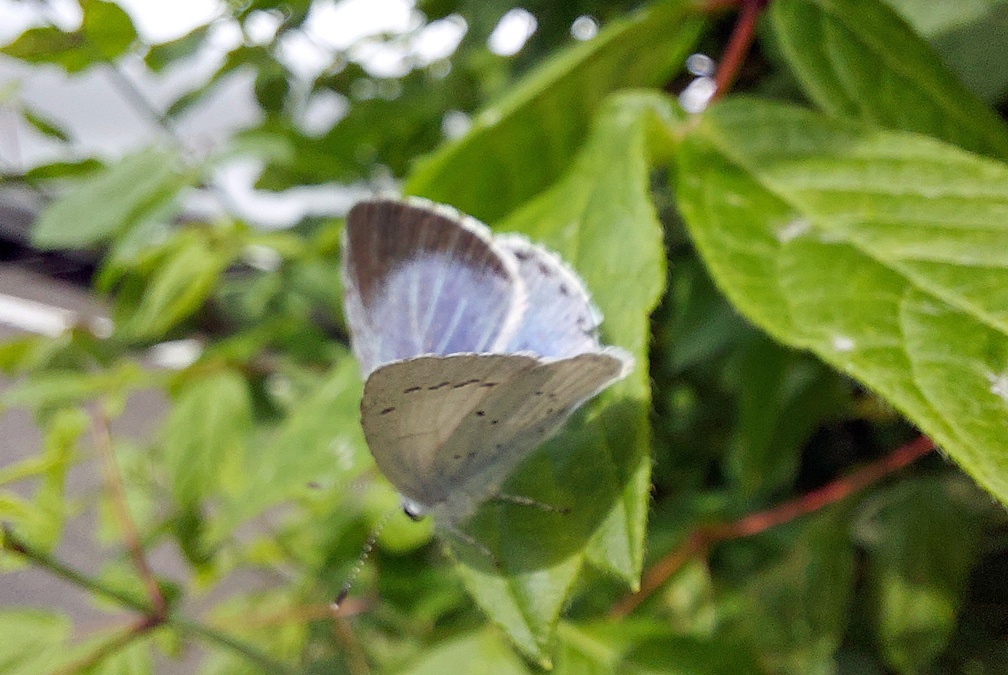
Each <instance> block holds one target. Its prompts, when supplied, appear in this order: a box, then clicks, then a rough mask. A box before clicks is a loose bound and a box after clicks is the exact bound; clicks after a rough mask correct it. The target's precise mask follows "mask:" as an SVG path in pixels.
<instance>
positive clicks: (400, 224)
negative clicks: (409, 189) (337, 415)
mask: <svg viewBox="0 0 1008 675" xmlns="http://www.w3.org/2000/svg"><path fill="white" fill-rule="evenodd" d="M343 255H344V278H345V286H346V288H345V293H346V315H347V321H348V323H349V324H350V329H351V330H350V332H351V338H352V343H353V349H354V353H355V355H356V356H357V359H358V361H359V362H360V365H361V370H362V372H363V373H364V374H365V376H366V375H368V374H369V373H371V371H373V370H374V369H375V368H376V367H378V366H379V365H380V364H382V363H388V362H390V361H397V360H401V359H408V358H412V357H415V356H418V355H422V354H454V353H461V352H491V351H499V350H500V347H502V346H503V343H505V342H507V341H508V340H509V339H510V335H511V334H512V333H513V332H514V329H515V328H516V326H517V323H518V321H519V320H520V317H521V312H522V309H523V307H524V285H523V284H522V283H521V282H520V280H518V278H517V270H516V266H515V263H514V261H513V260H512V259H510V258H509V257H508V256H501V255H500V254H499V253H498V250H497V248H496V247H495V245H494V244H493V242H492V239H491V237H490V234H489V231H488V230H487V229H486V227H485V226H483V225H481V224H480V223H478V222H476V221H474V220H473V219H471V218H467V217H465V216H462V215H461V214H457V213H454V212H451V211H450V210H447V209H446V208H445V207H440V206H436V205H433V204H429V203H425V202H421V201H419V200H411V201H409V202H403V201H397V200H382V199H378V200H371V201H364V202H361V203H359V204H357V205H356V206H354V208H353V209H352V210H351V211H350V214H349V216H348V217H347V228H346V241H345V245H344V251H343Z"/></svg>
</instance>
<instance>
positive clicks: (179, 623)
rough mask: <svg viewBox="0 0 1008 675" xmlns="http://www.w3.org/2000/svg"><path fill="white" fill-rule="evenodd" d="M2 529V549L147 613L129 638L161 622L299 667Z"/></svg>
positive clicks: (266, 664) (284, 669)
mask: <svg viewBox="0 0 1008 675" xmlns="http://www.w3.org/2000/svg"><path fill="white" fill-rule="evenodd" d="M0 532H2V533H3V539H2V541H0V549H2V550H5V551H8V552H10V553H14V554H16V555H19V556H21V557H23V558H26V559H27V560H28V561H29V562H31V563H33V564H34V565H36V566H38V567H41V568H42V569H45V570H46V571H48V572H50V573H51V574H53V575H55V576H57V577H60V578H61V579H65V580H66V581H69V582H70V583H72V584H74V585H75V586H79V587H80V588H83V589H85V590H87V591H88V592H90V593H93V594H95V595H101V596H105V597H107V598H110V599H112V600H115V601H117V602H119V603H120V604H122V605H124V606H125V607H128V608H129V609H132V610H134V611H136V612H139V613H140V614H142V615H143V616H142V617H141V619H140V621H138V623H137V624H136V625H135V626H134V627H133V633H136V635H131V636H130V638H129V640H132V639H134V638H135V637H137V636H138V635H139V634H140V633H142V632H146V631H149V630H153V629H154V628H157V627H158V626H162V625H164V626H171V627H173V628H175V629H176V630H178V631H180V632H183V633H187V634H189V635H192V636H194V637H197V638H200V639H202V640H203V641H205V642H210V643H213V644H216V645H219V646H222V647H226V648H228V649H230V650H232V651H234V652H237V653H239V654H241V655H242V656H244V657H245V658H246V659H247V660H248V661H249V662H250V663H252V664H254V665H255V666H256V667H257V668H258V669H259V670H260V671H262V672H267V673H294V672H296V671H295V669H293V668H290V667H288V666H286V665H285V664H283V663H281V662H280V661H277V660H276V659H274V658H273V657H271V656H269V655H268V654H265V653H263V652H261V651H259V650H258V649H256V648H255V647H252V646H251V645H249V644H247V643H245V642H243V641H241V640H238V639H237V638H234V637H231V636H230V635H228V634H226V633H223V632H220V631H218V630H216V629H214V628H210V627H209V626H206V625H204V624H202V623H199V622H198V621H193V620H191V619H187V618H186V617H184V616H179V615H178V614H172V613H168V614H167V615H158V614H157V613H156V612H155V610H154V608H153V607H151V606H150V604H148V603H147V602H146V601H145V600H142V599H140V598H137V597H135V596H133V595H131V594H129V593H124V592H122V591H120V590H117V589H115V588H111V587H109V586H106V585H105V584H103V583H102V582H100V581H98V580H96V579H92V578H91V577H88V576H87V575H85V574H83V573H81V572H79V571H77V570H75V569H73V568H71V567H69V566H67V565H65V564H64V563H62V562H60V561H59V560H57V559H56V558H54V557H53V556H52V555H50V554H48V553H45V552H43V551H38V550H36V549H34V548H32V547H31V546H30V545H28V544H27V543H26V542H24V541H23V540H21V538H20V537H18V536H17V535H16V534H15V533H14V531H13V530H12V529H11V527H10V526H9V525H8V524H7V523H4V524H3V526H2V528H0ZM120 639H121V640H123V641H122V642H120V644H121V645H124V644H126V643H128V640H126V639H125V634H124V635H123V636H121V638H120ZM106 655H107V654H106ZM101 658H104V656H101Z"/></svg>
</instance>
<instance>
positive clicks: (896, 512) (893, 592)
mask: <svg viewBox="0 0 1008 675" xmlns="http://www.w3.org/2000/svg"><path fill="white" fill-rule="evenodd" d="M963 487H964V486H963V485H961V484H960V485H956V482H955V481H950V480H948V479H947V478H938V477H934V478H922V479H918V480H915V481H912V482H906V481H905V482H903V483H900V484H899V485H896V486H893V487H891V488H889V489H887V490H886V491H884V492H882V493H880V494H878V495H876V496H875V497H873V498H872V499H869V500H866V501H865V502H864V503H863V504H862V505H861V508H860V510H861V512H862V514H863V515H862V518H861V519H860V520H859V523H858V528H857V530H856V532H857V534H858V535H859V539H860V540H861V542H862V543H863V544H864V545H865V546H866V547H867V548H868V556H869V557H868V562H869V573H870V574H871V577H870V580H871V583H872V585H873V595H874V597H875V602H877V603H878V609H877V612H878V614H877V616H878V622H879V625H878V627H877V630H878V635H879V639H880V640H881V642H882V651H883V654H884V656H885V658H886V662H887V663H888V665H889V666H890V667H891V668H893V669H895V670H896V671H898V672H901V673H920V672H924V671H926V670H927V669H928V666H930V665H931V662H932V661H934V659H935V657H936V656H938V654H940V653H941V652H942V650H943V649H944V648H945V645H946V644H947V642H948V639H949V637H950V635H951V633H952V629H953V627H954V626H955V622H956V614H957V612H958V611H959V606H960V604H961V603H962V601H963V592H964V590H965V585H966V578H967V574H968V573H969V570H970V568H971V567H972V566H973V563H974V562H975V559H976V555H977V552H978V544H979V542H980V529H979V527H978V524H979V521H978V518H977V514H976V513H972V512H970V510H969V509H968V508H964V507H965V506H966V505H964V504H963V502H962V498H961V497H960V496H957V494H956V493H957V492H962V488H963Z"/></svg>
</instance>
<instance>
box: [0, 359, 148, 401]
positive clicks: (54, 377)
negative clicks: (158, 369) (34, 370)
mask: <svg viewBox="0 0 1008 675" xmlns="http://www.w3.org/2000/svg"><path fill="white" fill-rule="evenodd" d="M155 378H156V376H155V375H153V374H151V373H150V372H147V371H145V370H143V369H142V368H141V367H140V366H139V365H138V364H137V363H135V362H133V361H123V362H121V363H119V364H117V365H116V366H115V367H110V368H108V369H107V370H100V371H96V372H93V373H85V372H80V371H76V370H66V371H59V370H52V371H42V372H40V373H38V374H32V375H30V376H29V377H28V378H26V379H24V380H22V381H21V382H18V383H17V384H16V385H14V386H13V387H11V388H10V389H8V390H6V391H4V392H3V394H0V407H12V406H23V407H27V408H32V409H35V410H43V411H44V410H51V409H54V408H59V407H62V406H66V405H73V404H77V403H81V402H83V401H88V400H91V399H94V398H97V397H99V396H102V395H122V394H124V393H126V392H127V391H128V390H130V389H137V388H141V387H144V386H148V385H150V384H151V383H153V382H154V381H155Z"/></svg>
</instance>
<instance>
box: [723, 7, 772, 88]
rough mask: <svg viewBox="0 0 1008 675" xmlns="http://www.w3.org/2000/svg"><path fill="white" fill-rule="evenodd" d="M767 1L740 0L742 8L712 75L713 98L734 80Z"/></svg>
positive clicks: (729, 86)
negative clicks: (715, 70) (714, 73)
mask: <svg viewBox="0 0 1008 675" xmlns="http://www.w3.org/2000/svg"><path fill="white" fill-rule="evenodd" d="M767 2H768V0H742V10H741V12H740V13H739V17H738V20H737V21H736V22H735V28H734V29H733V30H732V34H731V37H730V38H729V40H728V47H727V48H726V49H725V52H724V56H722V57H721V64H720V65H719V66H718V69H717V74H716V75H715V76H714V84H715V85H716V87H717V88H716V89H715V91H714V97H713V99H714V100H716V99H718V98H721V96H723V95H724V94H726V93H727V92H728V90H729V89H730V88H731V86H732V84H733V83H734V82H735V78H736V77H737V76H738V72H739V70H740V69H741V68H742V62H743V61H744V60H745V57H746V54H748V53H749V47H751V46H752V42H753V38H754V37H755V34H756V20H757V19H758V18H759V14H760V12H761V11H762V10H763V7H764V6H765V5H766V4H767Z"/></svg>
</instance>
